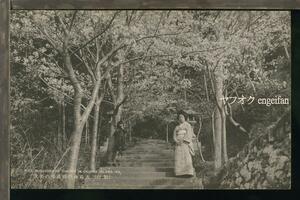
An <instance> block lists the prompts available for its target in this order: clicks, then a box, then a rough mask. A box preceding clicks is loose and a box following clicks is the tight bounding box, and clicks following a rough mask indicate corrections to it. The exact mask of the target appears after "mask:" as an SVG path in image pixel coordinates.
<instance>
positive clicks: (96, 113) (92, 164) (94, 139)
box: [90, 104, 100, 171]
mask: <svg viewBox="0 0 300 200" xmlns="http://www.w3.org/2000/svg"><path fill="white" fill-rule="evenodd" d="M99 110H100V105H99V104H95V107H94V124H93V132H92V150H91V162H90V169H91V170H92V171H95V170H96V155H97V137H98V124H99Z"/></svg>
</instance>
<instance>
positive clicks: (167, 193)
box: [11, 11, 300, 200]
mask: <svg viewBox="0 0 300 200" xmlns="http://www.w3.org/2000/svg"><path fill="white" fill-rule="evenodd" d="M299 75H300V11H292V100H291V102H292V126H293V127H292V130H293V131H292V150H293V151H292V158H293V159H292V190H260V191H259V190H239V191H231V190H226V191H224V190H223V191H222V190H220V191H217V190H204V191H186V190H184V191H183V190H182V191H180V190H11V200H23V199H30V200H35V199H37V200H48V199H51V200H60V199H66V200H69V199H70V200H71V199H72V200H75V199H84V200H89V199H99V200H110V199H120V200H127V199H174V200H175V199H183V200H188V199H189V200H192V199H193V200H194V199H197V200H200V199H201V200H202V199H203V200H204V199H240V200H241V199H246V200H260V199H282V200H283V199H286V200H288V199H296V198H297V190H298V189H299V190H300V185H299V178H300V175H299V174H300V172H299V169H300V166H299V155H300V152H299V146H298V145H300V141H299V140H300V136H299V135H297V133H299V132H300V131H299V122H300V116H299V114H300V91H299V87H300V82H299V81H300V78H299ZM298 102H299V103H298ZM297 146H298V147H297ZM298 198H299V197H298ZM298 198H297V199H298Z"/></svg>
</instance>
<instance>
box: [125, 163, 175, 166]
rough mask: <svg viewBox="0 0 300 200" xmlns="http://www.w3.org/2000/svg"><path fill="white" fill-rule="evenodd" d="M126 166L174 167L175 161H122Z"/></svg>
mask: <svg viewBox="0 0 300 200" xmlns="http://www.w3.org/2000/svg"><path fill="white" fill-rule="evenodd" d="M120 166H124V167H172V166H174V163H173V162H120Z"/></svg>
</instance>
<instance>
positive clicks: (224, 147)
mask: <svg viewBox="0 0 300 200" xmlns="http://www.w3.org/2000/svg"><path fill="white" fill-rule="evenodd" d="M221 108H222V111H221V119H222V162H223V164H224V163H226V162H227V161H228V155H227V132H226V113H225V107H224V104H222V107H221Z"/></svg>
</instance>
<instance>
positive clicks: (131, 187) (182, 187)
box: [78, 185, 200, 190]
mask: <svg viewBox="0 0 300 200" xmlns="http://www.w3.org/2000/svg"><path fill="white" fill-rule="evenodd" d="M78 188H80V189H124V190H126V189H127V190H134V189H146V190H147V189H150V190H153V189H155V190H160V189H164V190H165V189H169V190H199V189H200V188H198V187H196V186H194V185H192V186H191V185H122V186H119V185H101V186H98V185H82V186H79V187H78Z"/></svg>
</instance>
